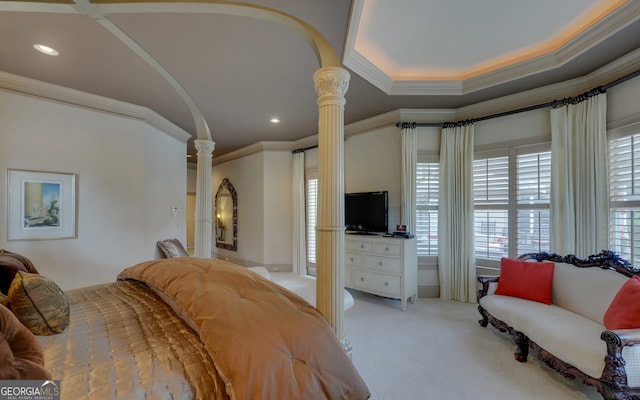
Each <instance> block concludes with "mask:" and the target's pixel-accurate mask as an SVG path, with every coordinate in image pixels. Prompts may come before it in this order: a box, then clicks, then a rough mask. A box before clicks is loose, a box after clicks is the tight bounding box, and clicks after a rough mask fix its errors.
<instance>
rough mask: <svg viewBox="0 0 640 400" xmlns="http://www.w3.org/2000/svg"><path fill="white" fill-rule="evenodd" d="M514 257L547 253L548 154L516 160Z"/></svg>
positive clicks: (549, 159)
mask: <svg viewBox="0 0 640 400" xmlns="http://www.w3.org/2000/svg"><path fill="white" fill-rule="evenodd" d="M516 176H517V182H516V187H517V188H516V199H517V205H516V208H517V213H516V237H517V239H516V242H517V249H516V250H517V254H518V255H521V254H525V253H533V252H535V253H538V252H543V251H549V223H550V221H549V217H550V211H549V205H550V202H551V152H550V151H545V152H540V153H532V154H520V155H518V157H517V159H516Z"/></svg>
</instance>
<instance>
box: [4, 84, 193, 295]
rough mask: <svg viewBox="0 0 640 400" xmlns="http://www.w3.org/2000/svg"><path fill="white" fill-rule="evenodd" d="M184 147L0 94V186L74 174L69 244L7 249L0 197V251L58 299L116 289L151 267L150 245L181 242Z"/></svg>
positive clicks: (11, 244)
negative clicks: (61, 293) (50, 285)
mask: <svg viewBox="0 0 640 400" xmlns="http://www.w3.org/2000/svg"><path fill="white" fill-rule="evenodd" d="M185 146H186V145H185V143H183V142H181V141H179V140H178V139H175V138H173V137H170V136H168V135H167V134H165V133H162V132H160V131H159V130H158V129H156V128H153V127H151V126H150V125H149V124H147V123H145V122H144V121H142V120H140V119H135V118H130V117H122V116H117V115H114V114H110V113H106V112H98V111H94V110H90V109H87V108H82V107H76V106H72V105H68V104H63V103H60V102H55V101H47V100H43V99H41V98H37V97H32V96H27V95H21V94H16V93H13V92H8V91H1V90H0V170H1V171H2V174H0V186H2V187H6V170H7V169H8V168H11V169H24V170H39V171H54V172H66V173H75V174H77V199H78V201H77V225H78V229H77V238H75V239H62V240H41V241H7V236H6V229H5V228H4V227H5V226H6V221H7V216H6V211H5V210H7V205H6V197H5V196H2V197H0V210H1V211H0V226H2V227H3V228H2V229H0V247H1V248H4V249H7V250H9V251H13V252H16V253H20V254H22V255H24V256H26V257H28V258H29V259H31V261H33V263H34V264H35V266H36V268H37V269H38V270H39V271H40V273H42V274H43V275H46V276H48V277H50V278H51V279H53V280H54V281H55V282H57V283H58V285H60V286H61V287H62V288H63V289H65V290H66V289H71V288H76V287H82V286H87V285H92V284H97V283H103V282H110V281H114V280H115V279H116V276H117V274H118V272H120V271H121V270H122V269H123V268H124V267H127V266H130V265H133V264H135V263H137V262H140V261H144V260H147V259H151V258H154V256H156V255H157V254H158V252H157V249H156V247H155V242H156V241H157V240H159V239H163V238H167V237H177V238H179V239H181V240H184V238H185V230H184V228H182V229H180V226H183V227H184V223H185V221H184V213H182V215H179V216H178V217H173V216H172V215H171V214H170V206H171V205H182V208H183V209H184V206H185V195H184V194H185V192H186V177H187V176H186V175H187V174H186V163H185V162H184V161H185V160H184V157H185V154H186V150H185Z"/></svg>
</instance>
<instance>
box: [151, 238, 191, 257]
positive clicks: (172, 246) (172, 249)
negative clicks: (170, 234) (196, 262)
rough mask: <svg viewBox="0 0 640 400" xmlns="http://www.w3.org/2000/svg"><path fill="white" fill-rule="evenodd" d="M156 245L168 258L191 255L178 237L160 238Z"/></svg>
mask: <svg viewBox="0 0 640 400" xmlns="http://www.w3.org/2000/svg"><path fill="white" fill-rule="evenodd" d="M156 245H157V246H158V248H159V249H160V251H161V252H162V254H163V255H164V256H165V257H166V258H174V257H189V253H187V250H185V248H184V246H183V245H182V243H180V241H179V240H178V239H167V240H159V241H158V242H157V243H156Z"/></svg>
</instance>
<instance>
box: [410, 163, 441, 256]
mask: <svg viewBox="0 0 640 400" xmlns="http://www.w3.org/2000/svg"><path fill="white" fill-rule="evenodd" d="M439 192H440V166H439V164H438V163H437V162H418V163H417V164H416V232H415V235H416V241H417V247H418V256H437V255H438V196H439Z"/></svg>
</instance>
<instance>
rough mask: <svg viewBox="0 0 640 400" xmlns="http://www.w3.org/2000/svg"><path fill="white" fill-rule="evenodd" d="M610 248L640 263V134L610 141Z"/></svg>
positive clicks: (629, 259) (635, 262)
mask: <svg viewBox="0 0 640 400" xmlns="http://www.w3.org/2000/svg"><path fill="white" fill-rule="evenodd" d="M609 193H610V195H609V196H610V197H609V247H610V249H611V250H613V251H615V252H616V253H618V254H620V256H622V257H623V258H625V259H627V260H628V261H630V262H631V263H633V264H634V265H635V264H638V263H640V134H635V135H631V136H626V137H622V138H617V139H612V140H610V141H609Z"/></svg>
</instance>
